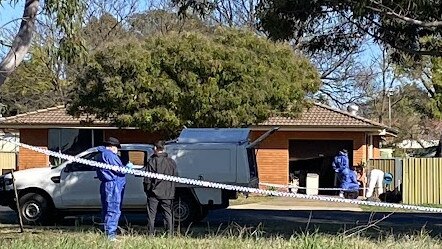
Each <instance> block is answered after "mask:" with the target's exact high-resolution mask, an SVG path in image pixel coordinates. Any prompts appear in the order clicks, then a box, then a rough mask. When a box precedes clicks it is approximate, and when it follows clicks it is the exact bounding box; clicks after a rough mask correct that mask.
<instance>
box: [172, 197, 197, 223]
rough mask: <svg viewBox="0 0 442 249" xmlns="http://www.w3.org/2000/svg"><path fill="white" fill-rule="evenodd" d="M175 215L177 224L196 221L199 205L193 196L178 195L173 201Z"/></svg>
mask: <svg viewBox="0 0 442 249" xmlns="http://www.w3.org/2000/svg"><path fill="white" fill-rule="evenodd" d="M172 212H173V217H174V220H175V223H176V224H182V225H188V224H190V223H191V222H193V221H195V218H196V216H197V205H196V203H195V200H194V198H193V197H192V196H189V195H182V196H178V197H177V198H176V199H175V200H174V201H173V207H172Z"/></svg>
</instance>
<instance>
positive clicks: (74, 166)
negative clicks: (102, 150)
mask: <svg viewBox="0 0 442 249" xmlns="http://www.w3.org/2000/svg"><path fill="white" fill-rule="evenodd" d="M98 155H99V152H94V153H91V154H88V155H86V156H84V157H83V158H84V159H89V160H94V161H97V158H96V157H97V156H98ZM65 171H66V172H78V171H95V168H94V167H92V166H89V165H86V164H82V163H77V162H73V163H70V164H68V165H67V166H66V169H65Z"/></svg>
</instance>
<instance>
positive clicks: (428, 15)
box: [258, 0, 442, 56]
mask: <svg viewBox="0 0 442 249" xmlns="http://www.w3.org/2000/svg"><path fill="white" fill-rule="evenodd" d="M330 17H332V18H333V19H335V20H344V21H345V24H346V25H345V26H343V25H340V24H342V23H339V22H337V24H338V25H335V24H336V22H332V21H330V22H327V23H324V21H326V20H327V19H329V18H330ZM258 18H259V25H260V26H261V27H262V29H263V30H265V31H266V32H267V33H268V34H269V36H270V37H272V38H273V39H276V40H281V39H294V38H298V37H302V36H305V35H309V34H314V33H316V35H315V39H314V40H315V41H317V42H313V43H311V42H310V44H308V46H310V48H311V49H317V48H321V49H323V48H324V47H327V46H328V47H330V46H334V47H335V48H336V47H337V48H345V47H346V46H348V43H347V41H352V40H354V39H358V38H359V37H360V35H361V34H363V35H368V36H370V37H372V38H374V40H375V41H377V42H379V43H382V44H386V45H388V46H390V47H392V48H394V49H396V50H398V51H401V52H405V53H407V54H412V55H417V56H422V55H431V56H441V55H442V44H441V43H438V42H436V43H435V42H431V41H434V40H438V39H440V38H441V35H442V1H439V0H425V1H414V0H400V1H375V0H362V1H342V0H341V1H339V0H319V1H301V0H298V1H293V0H261V1H260V3H259V5H258ZM324 27H327V28H326V29H324ZM321 30H328V31H332V32H329V33H321V32H320V31H321ZM318 31H319V32H318ZM358 33H359V35H358ZM318 45H319V47H318Z"/></svg>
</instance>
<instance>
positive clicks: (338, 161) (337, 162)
mask: <svg viewBox="0 0 442 249" xmlns="http://www.w3.org/2000/svg"><path fill="white" fill-rule="evenodd" d="M332 167H333V170H334V171H335V173H336V178H337V180H338V181H339V186H341V185H342V181H341V177H340V172H342V170H343V169H345V168H349V167H350V166H349V160H348V152H347V150H346V149H342V150H340V151H339V153H338V155H337V156H335V158H334V159H333V163H332ZM341 188H342V187H341ZM339 196H340V197H344V191H339Z"/></svg>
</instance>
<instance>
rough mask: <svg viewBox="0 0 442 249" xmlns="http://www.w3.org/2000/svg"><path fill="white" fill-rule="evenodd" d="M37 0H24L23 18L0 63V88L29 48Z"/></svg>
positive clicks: (37, 4)
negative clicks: (9, 47)
mask: <svg viewBox="0 0 442 249" xmlns="http://www.w3.org/2000/svg"><path fill="white" fill-rule="evenodd" d="M38 7H39V0H26V3H25V7H24V11H23V18H22V21H21V24H20V28H19V30H18V33H17V35H16V36H15V38H14V41H13V43H12V46H11V49H10V50H9V52H8V54H7V55H6V56H5V58H3V60H2V62H1V63H0V86H1V85H2V84H3V83H4V82H5V80H6V78H7V77H8V76H9V75H10V74H11V73H12V72H13V71H14V69H15V68H16V67H17V66H18V65H19V64H20V63H21V62H22V61H23V59H24V57H25V55H26V53H27V52H28V50H29V48H30V47H31V42H32V35H33V33H34V29H35V20H36V17H37V12H38Z"/></svg>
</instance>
